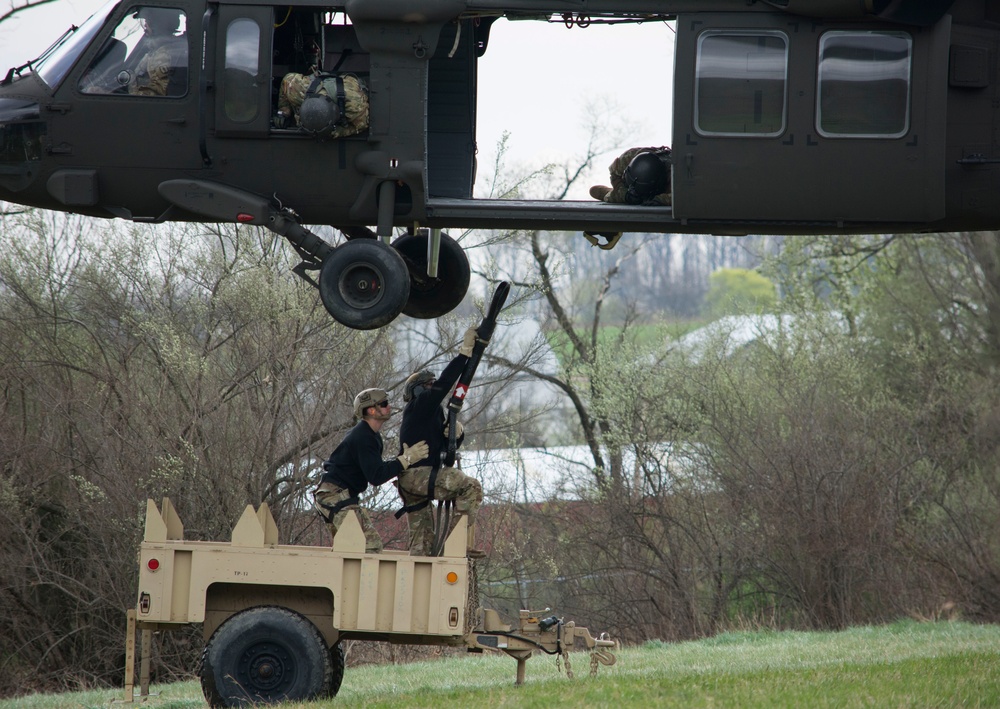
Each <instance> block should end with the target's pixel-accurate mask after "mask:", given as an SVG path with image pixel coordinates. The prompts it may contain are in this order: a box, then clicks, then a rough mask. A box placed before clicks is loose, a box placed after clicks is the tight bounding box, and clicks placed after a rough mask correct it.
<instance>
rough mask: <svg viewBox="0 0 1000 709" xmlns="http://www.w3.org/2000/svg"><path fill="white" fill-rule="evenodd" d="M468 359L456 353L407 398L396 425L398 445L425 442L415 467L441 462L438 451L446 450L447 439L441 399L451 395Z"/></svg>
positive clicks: (437, 464) (436, 465)
mask: <svg viewBox="0 0 1000 709" xmlns="http://www.w3.org/2000/svg"><path fill="white" fill-rule="evenodd" d="M468 361H469V358H468V357H466V356H465V355H463V354H460V355H457V356H456V357H455V359H453V360H452V361H451V362H449V363H448V366H447V367H445V368H444V371H443V372H441V376H440V377H438V378H437V379H436V380H435V381H434V383H433V384H431V386H430V387H429V388H425V389H423V390H421V391H420V392H419V393H417V395H416V396H414V397H413V398H412V399H410V401H409V403H408V404H407V405H406V407H405V408H404V409H403V420H402V423H400V424H399V442H400V444H404V443H405V444H406V445H408V446H412V445H413V444H414V443H418V442H419V441H427V448H428V453H427V457H426V458H424V459H423V460H420V461H414V462H413V466H414V467H415V466H420V465H431V466H434V467H438V466H440V465H441V452H442V451H443V450H445V449H446V447H447V442H448V439H447V438H446V437H445V435H444V426H445V423H446V421H447V419H446V418H445V415H444V409H443V408H442V407H441V404H442V403H443V402H444V398H445V397H446V396H448V395H449V394H451V390H452V389H453V388H454V387H455V384H456V383H457V382H458V378H459V377H461V376H462V372H463V371H465V365H466V363H467V362H468ZM400 452H402V449H400Z"/></svg>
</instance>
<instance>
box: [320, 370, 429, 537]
mask: <svg viewBox="0 0 1000 709" xmlns="http://www.w3.org/2000/svg"><path fill="white" fill-rule="evenodd" d="M354 415H355V417H357V418H359V419H361V420H360V421H358V423H357V424H356V425H355V426H354V428H352V429H351V430H350V431H349V432H348V433H347V435H346V436H344V440H342V441H341V442H340V445H339V446H337V447H336V448H335V449H334V451H333V453H332V454H331V455H330V459H329V460H327V461H326V463H324V464H323V469H324V470H326V472H325V473H324V474H323V478H322V480H321V481H320V484H319V487H317V488H316V490H315V491H314V492H313V500H314V502H315V506H316V510H317V511H318V512H319V513H320V515H322V517H323V519H324V520H326V523H327V526H328V527H329V529H330V535H331V536H332V537H334V538H336V536H337V530H338V529H340V525H341V524H343V523H344V518H346V517H347V515H348V514H349V513H350V512H351V511H357V513H358V518H359V520H360V522H361V528H362V530H364V533H365V551H366V552H367V553H369V554H380V553H381V552H382V538H381V537H380V536H379V534H378V532H377V531H375V525H373V524H372V520H371V517H369V516H368V512H367V511H366V510H365V509H364V508H363V507H361V505H360V503H359V496H360V495H361V493H363V492H364V491H365V490H367V489H368V486H369V485H373V486H376V487H377V486H379V485H381V484H383V483H387V482H389V481H390V480H392V479H393V478H395V477H397V476H399V475H401V474H402V473H403V472H404V471H405V470H406V469H407V468H409V467H410V466H411V465H413V464H414V463H416V462H417V461H420V460H422V459H424V458H425V457H426V456H427V443H426V442H425V441H423V440H420V441H415V442H414V443H413V444H412V445H405V444H404V445H403V448H402V451H401V452H400V455H399V457H398V458H394V459H392V460H382V434H381V433H380V432H381V430H382V427H383V426H384V425H385V422H386V421H388V420H389V417H390V416H391V415H392V407H391V406H390V405H389V395H388V394H387V393H386V392H385V390H384V389H377V388H373V389H365V390H364V391H362V392H361V393H359V394H358V395H357V396H356V397H354Z"/></svg>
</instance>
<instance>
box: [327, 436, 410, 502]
mask: <svg viewBox="0 0 1000 709" xmlns="http://www.w3.org/2000/svg"><path fill="white" fill-rule="evenodd" d="M418 440H419V439H418ZM323 469H324V470H325V471H326V472H325V473H323V482H330V483H333V484H334V485H337V486H338V487H342V488H346V489H347V490H350V492H351V494H352V495H360V494H361V493H363V492H364V491H365V490H367V489H368V486H369V485H373V486H375V487H378V486H379V485H381V484H383V483H387V482H389V481H390V480H392V479H393V478H394V477H396V476H397V475H399V474H400V473H401V472H403V464H402V463H400V462H399V461H398V460H396V459H395V458H393V459H392V460H389V461H385V460H382V436H381V434H379V433H378V432H377V431H373V430H372V427H371V426H369V425H368V423H367V422H366V421H359V422H358V423H357V425H355V426H354V428H352V429H351V430H350V431H348V432H347V435H346V436H344V440H342V441H341V442H340V445H339V446H337V447H336V448H335V449H334V450H333V453H332V454H331V455H330V458H329V460H327V461H326V462H325V463H324V464H323Z"/></svg>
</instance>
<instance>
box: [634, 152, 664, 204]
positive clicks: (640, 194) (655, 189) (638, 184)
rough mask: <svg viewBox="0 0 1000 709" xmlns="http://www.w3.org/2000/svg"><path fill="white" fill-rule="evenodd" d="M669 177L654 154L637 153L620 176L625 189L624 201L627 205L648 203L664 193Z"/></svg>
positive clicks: (662, 164)
mask: <svg viewBox="0 0 1000 709" xmlns="http://www.w3.org/2000/svg"><path fill="white" fill-rule="evenodd" d="M669 177H670V175H669V173H668V172H667V166H666V165H665V164H664V163H663V161H662V160H660V158H659V157H657V155H656V153H650V152H645V153H639V154H638V155H636V156H635V157H634V158H632V161H631V162H630V163H629V164H628V167H626V168H625V172H624V174H623V175H622V180H623V181H624V182H625V188H626V191H625V201H626V202H627V203H628V204H642V203H643V202H648V201H649V200H651V199H653V197H655V196H656V195H658V194H661V193H663V192H666V190H667V181H668V179H669Z"/></svg>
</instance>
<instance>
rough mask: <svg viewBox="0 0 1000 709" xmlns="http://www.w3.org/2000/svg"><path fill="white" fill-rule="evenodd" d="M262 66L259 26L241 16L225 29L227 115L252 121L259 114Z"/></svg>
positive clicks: (242, 121)
mask: <svg viewBox="0 0 1000 709" xmlns="http://www.w3.org/2000/svg"><path fill="white" fill-rule="evenodd" d="M259 66H260V26H259V25H258V24H257V23H256V22H254V21H253V20H249V19H243V18H241V19H238V20H234V21H233V22H231V23H230V25H229V27H228V28H227V29H226V66H225V72H224V74H223V89H222V90H223V96H225V111H226V118H228V119H229V120H231V121H234V122H236V123H249V122H251V121H252V120H254V119H255V118H256V117H257V116H258V114H259V111H260V109H259V107H258V103H257V94H258V91H257V86H258V78H259V77H258V74H259V69H258V67H259Z"/></svg>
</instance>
